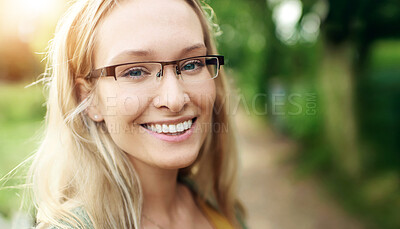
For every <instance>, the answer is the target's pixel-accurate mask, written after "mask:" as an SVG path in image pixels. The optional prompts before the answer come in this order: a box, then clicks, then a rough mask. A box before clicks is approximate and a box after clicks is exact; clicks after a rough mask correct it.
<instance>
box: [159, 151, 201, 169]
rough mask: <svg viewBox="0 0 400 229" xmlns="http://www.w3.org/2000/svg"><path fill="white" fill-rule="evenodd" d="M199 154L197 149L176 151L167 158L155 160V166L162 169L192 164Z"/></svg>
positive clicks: (179, 167) (178, 167)
mask: <svg viewBox="0 0 400 229" xmlns="http://www.w3.org/2000/svg"><path fill="white" fill-rule="evenodd" d="M198 155H199V150H197V151H194V152H186V153H182V154H179V153H176V154H175V155H170V156H169V157H168V158H160V160H157V164H158V165H157V166H158V167H161V168H164V169H181V168H185V167H188V166H190V165H191V164H193V163H194V162H195V161H196V159H197V157H198Z"/></svg>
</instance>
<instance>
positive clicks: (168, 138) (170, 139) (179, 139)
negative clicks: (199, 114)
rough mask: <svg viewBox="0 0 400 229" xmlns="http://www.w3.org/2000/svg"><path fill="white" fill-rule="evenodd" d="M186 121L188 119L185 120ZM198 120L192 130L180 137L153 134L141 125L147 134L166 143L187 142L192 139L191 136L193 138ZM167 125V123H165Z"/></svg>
mask: <svg viewBox="0 0 400 229" xmlns="http://www.w3.org/2000/svg"><path fill="white" fill-rule="evenodd" d="M183 120H186V119H183ZM196 121H197V119H196V120H195V122H194V123H193V124H192V126H191V127H190V129H188V130H186V131H185V133H183V134H180V135H166V134H160V133H157V132H153V131H151V130H149V129H147V128H145V127H143V126H142V125H140V127H141V128H143V129H144V130H145V131H146V132H147V133H149V134H150V135H152V136H153V137H155V138H158V139H160V140H163V141H166V142H183V141H185V140H187V139H188V138H190V136H192V134H193V131H194V128H195V126H196V124H197V122H196ZM164 123H165V122H164Z"/></svg>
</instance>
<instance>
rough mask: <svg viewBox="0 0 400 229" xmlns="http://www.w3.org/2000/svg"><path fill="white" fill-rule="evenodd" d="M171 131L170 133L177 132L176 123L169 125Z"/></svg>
mask: <svg viewBox="0 0 400 229" xmlns="http://www.w3.org/2000/svg"><path fill="white" fill-rule="evenodd" d="M169 132H170V133H176V126H175V125H169Z"/></svg>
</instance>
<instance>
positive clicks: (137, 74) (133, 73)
mask: <svg viewBox="0 0 400 229" xmlns="http://www.w3.org/2000/svg"><path fill="white" fill-rule="evenodd" d="M128 74H129V76H140V75H142V71H140V70H131V71H129V72H128Z"/></svg>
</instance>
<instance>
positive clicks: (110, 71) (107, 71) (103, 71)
mask: <svg viewBox="0 0 400 229" xmlns="http://www.w3.org/2000/svg"><path fill="white" fill-rule="evenodd" d="M101 76H112V77H114V79H115V80H117V78H116V76H115V67H114V66H109V67H105V68H100V69H97V70H94V71H92V72H91V73H89V75H87V76H86V77H85V79H90V78H99V77H101Z"/></svg>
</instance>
